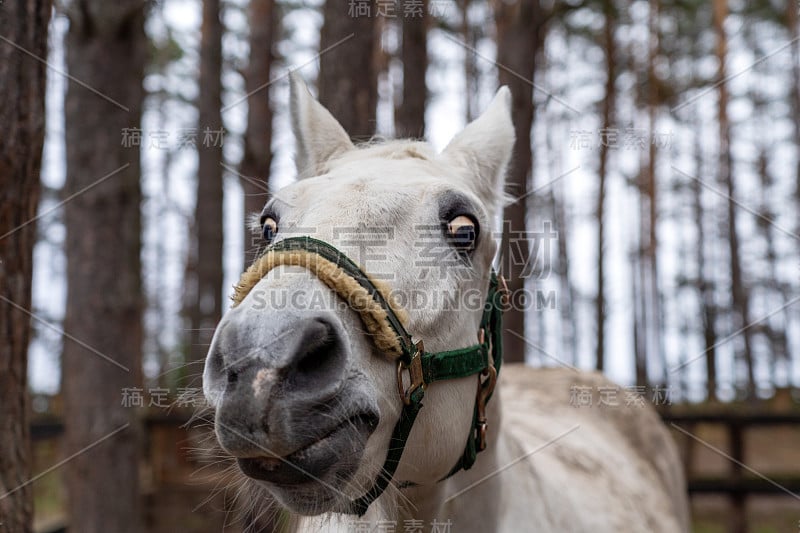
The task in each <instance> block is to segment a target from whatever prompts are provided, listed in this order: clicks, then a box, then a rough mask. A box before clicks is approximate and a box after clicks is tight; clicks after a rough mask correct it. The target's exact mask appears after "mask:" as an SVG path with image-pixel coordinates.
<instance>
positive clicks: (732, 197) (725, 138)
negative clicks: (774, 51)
mask: <svg viewBox="0 0 800 533" xmlns="http://www.w3.org/2000/svg"><path fill="white" fill-rule="evenodd" d="M713 11H714V31H715V33H716V35H717V46H716V56H717V61H718V67H717V68H718V70H717V80H718V81H717V95H718V102H717V105H718V108H717V115H718V121H719V161H718V165H719V166H718V168H719V171H718V172H719V173H718V180H719V183H720V184H722V185H724V186H725V187H726V196H727V222H728V252H729V260H730V276H731V296H732V300H733V309H732V310H731V311H732V313H731V315H732V316H733V320H732V321H731V322H732V329H733V331H739V330H740V329H742V328H744V331H742V338H743V340H744V343H743V344H744V349H743V356H744V361H745V365H746V367H747V383H746V390H745V392H746V394H747V396H748V398H751V399H753V398H755V374H754V368H753V352H752V332H751V331H750V329H749V328H748V327H747V326H748V325H749V323H750V321H749V316H750V296H749V291H748V290H747V288H746V287H745V286H744V284H743V283H744V280H743V275H742V264H741V258H740V255H739V233H738V230H737V224H736V187H735V184H734V176H733V158H732V156H731V151H730V146H731V126H730V122H729V120H728V99H729V97H728V85H727V83H726V81H725V78H726V74H725V72H726V69H725V61H726V60H727V56H728V39H727V36H726V34H725V27H724V24H725V19H726V18H727V16H728V2H727V0H714V6H713ZM737 356H738V354H737Z"/></svg>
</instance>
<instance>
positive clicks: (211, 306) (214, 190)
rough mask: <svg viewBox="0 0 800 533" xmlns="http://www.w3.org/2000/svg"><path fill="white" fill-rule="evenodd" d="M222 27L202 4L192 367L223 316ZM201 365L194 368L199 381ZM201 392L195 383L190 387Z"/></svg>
mask: <svg viewBox="0 0 800 533" xmlns="http://www.w3.org/2000/svg"><path fill="white" fill-rule="evenodd" d="M221 106H222V22H221V21H220V1H219V0H204V1H203V23H202V29H201V37H200V95H199V101H198V111H199V113H198V116H199V123H198V138H197V151H198V162H199V165H198V169H197V203H196V204H195V215H194V238H195V245H194V246H195V247H194V249H195V251H196V255H195V260H196V262H195V264H194V265H193V267H194V268H193V270H194V275H195V279H194V283H193V287H192V288H193V289H194V290H193V292H192V293H191V294H190V299H189V301H188V304H189V307H188V315H189V317H190V324H191V325H190V327H191V330H190V335H189V337H190V345H189V363H195V362H199V361H202V360H204V359H205V357H206V353H207V352H208V346H209V344H211V337H212V335H213V332H214V328H215V327H216V325H217V322H219V319H220V317H221V316H222V282H223V270H222V145H223V142H224V136H221V135H219V134H218V132H220V131H221V130H222V116H221V114H220V108H221ZM199 368H200V367H199V365H197V364H194V365H192V366H191V367H189V369H190V372H189V375H196V374H197V372H198V369H199ZM189 384H190V385H191V386H197V385H199V383H197V382H196V381H195V380H192V381H190V382H189Z"/></svg>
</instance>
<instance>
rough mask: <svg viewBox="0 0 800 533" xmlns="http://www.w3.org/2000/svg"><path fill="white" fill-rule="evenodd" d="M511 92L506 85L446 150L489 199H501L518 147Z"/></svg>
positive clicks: (478, 189)
mask: <svg viewBox="0 0 800 533" xmlns="http://www.w3.org/2000/svg"><path fill="white" fill-rule="evenodd" d="M514 137H515V134H514V123H513V122H512V121H511V91H509V90H508V87H506V86H503V87H500V89H499V90H498V91H497V94H496V95H495V96H494V98H493V99H492V102H491V103H490V104H489V107H488V108H487V109H486V111H484V112H483V114H482V115H481V116H479V117H478V118H476V119H475V120H473V121H472V122H470V123H469V124H467V127H466V128H464V131H462V132H461V133H459V134H458V135H456V137H455V138H454V139H453V140H452V141H450V144H448V145H447V148H445V149H444V152H442V154H443V155H445V156H446V157H448V158H449V159H450V161H452V162H453V163H455V164H456V165H459V166H461V167H463V168H464V169H465V170H466V171H467V173H468V174H469V176H470V179H471V180H473V183H471V185H472V188H473V190H475V192H476V193H478V194H479V195H480V196H481V197H483V198H485V199H492V198H499V197H500V196H499V194H498V193H500V192H501V191H502V190H503V188H504V186H505V176H506V169H507V167H508V162H509V160H510V159H511V151H512V150H513V148H514Z"/></svg>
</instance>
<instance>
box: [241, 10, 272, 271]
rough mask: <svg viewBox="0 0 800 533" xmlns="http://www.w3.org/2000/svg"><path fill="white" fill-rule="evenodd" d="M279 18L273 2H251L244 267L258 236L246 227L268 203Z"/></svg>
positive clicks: (243, 180) (243, 165)
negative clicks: (272, 91)
mask: <svg viewBox="0 0 800 533" xmlns="http://www.w3.org/2000/svg"><path fill="white" fill-rule="evenodd" d="M277 20H278V16H277V14H276V13H275V0H253V1H251V2H250V62H249V64H248V66H247V70H246V72H245V80H244V81H245V90H246V91H247V94H248V95H249V96H248V98H247V107H248V111H247V131H245V134H244V156H243V157H242V163H241V166H240V168H239V173H240V174H241V175H242V178H241V184H242V189H243V190H244V214H245V220H244V225H245V230H244V235H245V238H244V257H245V265H249V264H250V263H251V262H252V261H253V259H255V252H256V250H257V249H258V245H259V243H260V242H261V241H260V234H258V233H255V234H254V233H253V232H252V231H250V228H249V217H250V216H251V215H252V214H253V213H259V212H260V211H261V208H262V207H264V204H265V203H266V202H267V199H268V193H269V175H270V166H271V164H272V107H271V106H270V98H269V95H270V88H269V87H267V85H268V84H269V82H270V78H271V72H272V45H273V42H274V39H275V37H274V35H275V29H276V21H277Z"/></svg>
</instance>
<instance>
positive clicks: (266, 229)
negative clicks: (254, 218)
mask: <svg viewBox="0 0 800 533" xmlns="http://www.w3.org/2000/svg"><path fill="white" fill-rule="evenodd" d="M261 231H262V235H263V236H264V241H265V242H266V243H267V244H269V243H271V242H272V239H274V238H275V234H276V233H278V223H277V222H276V221H275V219H274V218H272V217H266V218H265V219H264V223H263V224H262V226H261Z"/></svg>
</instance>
